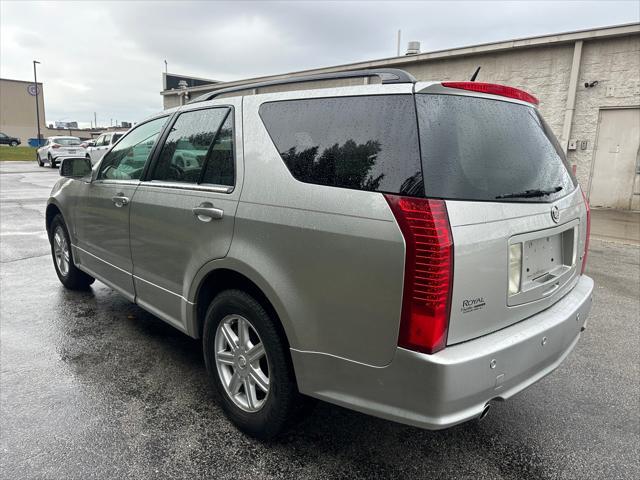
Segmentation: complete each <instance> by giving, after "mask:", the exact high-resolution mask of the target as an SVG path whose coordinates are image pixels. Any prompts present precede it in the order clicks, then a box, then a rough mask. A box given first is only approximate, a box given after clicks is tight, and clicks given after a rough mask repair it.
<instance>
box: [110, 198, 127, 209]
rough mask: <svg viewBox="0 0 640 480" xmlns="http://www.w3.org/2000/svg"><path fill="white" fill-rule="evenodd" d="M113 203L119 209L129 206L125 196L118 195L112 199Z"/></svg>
mask: <svg viewBox="0 0 640 480" xmlns="http://www.w3.org/2000/svg"><path fill="white" fill-rule="evenodd" d="M111 201H112V202H113V203H114V205H115V206H116V207H118V208H120V207H124V206H125V205H128V204H129V199H128V198H127V197H125V196H124V195H116V196H115V197H111Z"/></svg>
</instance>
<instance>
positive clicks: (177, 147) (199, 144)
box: [150, 108, 229, 183]
mask: <svg viewBox="0 0 640 480" xmlns="http://www.w3.org/2000/svg"><path fill="white" fill-rule="evenodd" d="M228 113H229V109H228V108H210V109H206V110H194V111H191V112H184V113H181V114H180V116H179V117H178V118H177V120H176V121H175V123H174V124H173V127H172V128H171V133H169V136H168V137H167V140H166V141H165V143H164V145H163V146H162V150H161V151H160V155H159V157H158V161H157V162H156V165H155V167H154V170H153V173H152V175H151V178H150V179H151V180H164V181H168V182H188V183H199V182H200V176H201V174H202V169H203V168H204V166H205V163H206V162H207V161H208V160H209V159H210V158H211V156H212V154H214V153H216V154H217V151H216V150H215V149H214V147H215V145H214V141H215V139H216V135H217V134H218V131H219V130H220V131H221V130H222V128H221V126H222V123H223V122H224V120H225V118H226V117H227V114H228Z"/></svg>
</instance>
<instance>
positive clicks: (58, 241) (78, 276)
mask: <svg viewBox="0 0 640 480" xmlns="http://www.w3.org/2000/svg"><path fill="white" fill-rule="evenodd" d="M49 241H50V242H51V256H52V257H53V266H54V267H55V269H56V274H57V275H58V279H60V282H61V283H62V285H64V286H65V287H66V288H68V289H69V290H86V289H87V288H88V287H89V285H91V284H92V283H93V282H95V280H96V279H95V278H93V277H92V276H90V275H87V274H86V273H84V272H83V271H82V270H80V269H78V268H77V267H76V266H75V263H74V262H73V252H72V251H71V241H70V239H69V232H68V231H67V226H66V225H65V223H64V219H63V218H62V215H60V214H58V215H56V216H55V217H54V219H53V221H52V222H51V227H50V228H49Z"/></svg>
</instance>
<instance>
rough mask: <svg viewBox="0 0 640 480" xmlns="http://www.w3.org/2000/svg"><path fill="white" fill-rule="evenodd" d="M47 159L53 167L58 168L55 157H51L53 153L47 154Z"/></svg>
mask: <svg viewBox="0 0 640 480" xmlns="http://www.w3.org/2000/svg"><path fill="white" fill-rule="evenodd" d="M47 160H49V166H50V167H51V168H56V162H55V161H54V160H53V157H51V154H49V155H47Z"/></svg>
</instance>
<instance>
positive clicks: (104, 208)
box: [46, 69, 593, 438]
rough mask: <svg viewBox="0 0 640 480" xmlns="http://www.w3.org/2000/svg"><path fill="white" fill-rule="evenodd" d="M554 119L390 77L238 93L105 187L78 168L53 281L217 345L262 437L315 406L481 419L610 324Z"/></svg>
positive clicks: (111, 175) (504, 98)
mask: <svg viewBox="0 0 640 480" xmlns="http://www.w3.org/2000/svg"><path fill="white" fill-rule="evenodd" d="M363 79H365V80H364V81H363ZM537 104H538V101H537V100H536V98H535V97H533V96H531V95H530V94H528V93H526V92H524V91H522V90H518V89H515V88H511V87H506V86H502V85H494V84H487V83H478V82H416V81H415V79H414V78H413V77H411V76H410V75H409V74H407V73H406V72H404V71H401V70H392V69H385V70H365V71H355V72H353V71H352V72H342V73H336V74H330V75H316V76H312V77H301V78H296V79H293V80H281V81H275V82H271V83H260V84H248V85H243V86H241V87H235V88H228V89H224V90H218V91H216V92H214V93H212V94H209V95H206V96H203V97H201V98H198V99H194V100H192V101H191V102H190V103H189V104H187V105H184V106H182V107H179V108H176V109H174V110H169V111H164V112H162V113H160V114H158V115H156V116H154V117H152V118H150V119H148V120H146V121H144V122H141V123H139V124H138V125H137V126H136V127H135V128H133V129H132V130H131V131H130V132H129V133H127V134H126V136H124V137H123V138H122V139H121V140H120V141H119V142H118V143H117V144H116V145H115V146H113V147H111V149H110V150H109V151H108V152H107V153H106V155H105V156H104V158H103V159H102V161H101V162H100V163H98V164H96V165H95V166H94V167H93V168H92V167H91V165H90V164H89V163H88V162H87V160H86V159H84V158H73V159H65V160H64V162H63V164H62V167H61V175H62V176H63V177H65V178H62V179H60V181H59V182H58V183H57V184H56V185H55V187H54V188H53V191H52V193H51V196H50V198H49V201H48V205H47V210H46V226H47V231H48V233H49V238H50V241H51V249H52V254H53V258H54V266H55V269H56V272H57V274H58V277H59V278H60V281H61V282H62V284H63V285H64V286H65V287H67V288H70V289H82V288H88V286H89V285H91V283H92V282H93V281H94V279H99V280H100V281H101V282H103V283H105V284H107V285H108V286H110V287H111V288H113V289H115V290H117V291H118V292H120V293H121V294H122V295H124V296H125V297H127V298H128V299H129V300H131V301H132V302H135V303H136V304H138V305H140V306H141V307H142V308H144V309H146V310H148V311H149V312H151V313H153V314H154V315H156V316H158V317H159V318H160V319H162V320H164V321H166V322H168V323H170V324H171V325H173V326H174V327H176V328H177V329H179V330H181V331H182V332H184V333H185V334H187V335H189V336H191V337H194V338H201V339H202V345H203V351H204V358H205V362H206V367H207V370H208V372H209V375H210V377H211V381H212V383H213V385H214V386H215V388H216V390H217V392H218V393H219V399H220V403H221V405H222V408H223V409H224V411H225V412H226V414H227V415H228V417H229V418H230V419H231V420H232V421H233V422H234V423H235V424H236V425H237V426H238V427H239V428H240V429H241V430H243V431H244V432H247V433H248V434H250V435H253V436H256V437H260V438H270V437H273V436H275V435H277V434H278V433H279V432H281V431H282V430H283V429H284V428H285V427H286V426H287V425H288V424H289V423H290V422H291V421H292V420H293V419H296V418H298V417H299V416H300V413H301V412H302V411H305V410H306V408H304V407H305V406H306V405H307V404H308V403H309V402H308V400H309V399H310V398H316V399H321V400H325V401H328V402H332V403H335V404H338V405H342V406H345V407H348V408H352V409H354V410H358V411H361V412H365V413H368V414H371V415H376V416H379V417H383V418H386V419H390V420H394V421H397V422H402V423H406V424H411V425H416V426H419V427H423V428H428V429H440V428H445V427H449V426H452V425H456V424H459V423H461V422H465V421H467V420H470V419H474V418H480V417H482V416H484V415H485V414H486V412H487V410H488V408H489V406H490V404H491V402H493V401H496V400H505V399H508V398H510V397H512V396H513V395H514V394H516V393H518V392H520V391H521V390H523V389H524V388H526V387H528V386H529V385H531V384H533V383H534V382H536V381H537V380H539V379H540V378H542V377H543V376H545V375H546V374H548V373H549V372H551V371H552V370H554V369H555V368H556V367H557V366H558V365H559V364H560V363H561V362H562V361H563V360H564V358H565V357H566V356H567V355H568V354H569V352H570V351H571V350H572V348H573V347H574V346H575V345H576V343H577V341H578V338H579V337H580V333H581V331H582V330H584V328H585V322H586V319H587V315H588V313H589V310H590V307H591V294H592V290H593V281H592V280H591V279H590V278H589V277H587V276H586V275H584V269H585V262H586V257H587V248H588V239H589V208H588V205H587V202H586V200H585V198H584V196H583V194H582V192H581V189H580V187H579V186H578V184H577V182H576V179H575V178H574V176H573V174H572V172H571V170H570V169H569V168H568V167H567V163H566V160H565V157H564V154H563V152H562V149H561V148H560V147H559V146H558V143H557V141H556V139H555V138H554V136H553V134H552V133H551V131H550V129H549V127H548V126H547V124H546V123H545V122H544V120H543V119H542V118H541V116H540V114H539V112H538V110H537Z"/></svg>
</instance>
